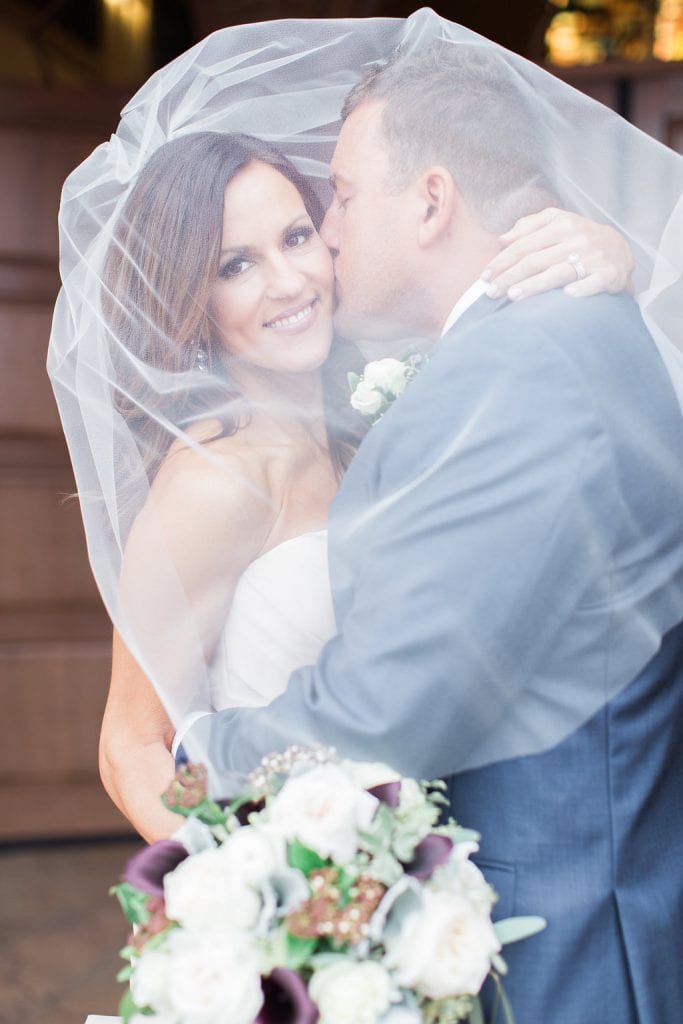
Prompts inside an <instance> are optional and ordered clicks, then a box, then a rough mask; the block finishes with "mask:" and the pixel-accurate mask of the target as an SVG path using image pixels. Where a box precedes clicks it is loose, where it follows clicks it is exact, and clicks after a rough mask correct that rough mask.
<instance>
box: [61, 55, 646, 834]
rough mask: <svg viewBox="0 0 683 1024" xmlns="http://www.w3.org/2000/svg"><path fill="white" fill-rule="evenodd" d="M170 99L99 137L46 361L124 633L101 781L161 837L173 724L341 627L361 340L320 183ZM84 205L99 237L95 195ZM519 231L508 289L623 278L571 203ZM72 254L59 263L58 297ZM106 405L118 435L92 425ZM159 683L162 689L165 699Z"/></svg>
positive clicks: (100, 568) (80, 176)
mask: <svg viewBox="0 0 683 1024" xmlns="http://www.w3.org/2000/svg"><path fill="white" fill-rule="evenodd" d="M172 67H173V66H172ZM177 70H178V69H177V68H176V72H177ZM162 75H163V73H162ZM174 84H177V83H174ZM158 85H159V82H158V81H157V88H158ZM174 99H177V101H178V110H177V111H174V110H173V100H174ZM165 101H166V104H167V108H168V109H166V110H165V112H164V116H165V118H166V119H167V121H168V123H169V124H170V125H172V124H173V122H174V115H175V114H177V115H178V119H179V120H180V123H181V125H182V131H180V132H179V134H178V135H177V137H173V138H171V140H170V141H160V143H159V144H158V145H156V146H155V147H152V149H153V152H152V154H151V156H150V155H149V150H150V143H149V134H148V130H147V126H145V124H144V122H140V123H139V125H138V136H137V137H134V138H133V145H132V146H131V138H130V135H131V133H130V121H129V122H128V123H127V125H126V126H125V130H122V132H121V136H120V138H117V137H115V138H114V140H112V143H110V144H109V146H110V148H111V150H112V151H116V149H117V147H121V146H123V145H124V144H125V146H126V147H127V156H128V159H129V161H130V153H131V150H133V151H134V150H135V147H136V146H137V152H135V159H134V160H133V161H132V162H133V166H134V172H133V173H131V174H129V176H128V178H127V179H126V180H125V187H124V188H123V190H122V194H117V201H116V205H115V212H114V213H111V214H109V217H108V221H107V223H108V225H112V226H111V227H110V228H109V233H107V231H103V230H99V231H98V230H97V228H93V235H94V237H95V238H96V240H97V241H98V243H99V250H98V252H99V258H100V260H101V265H102V271H101V273H100V272H99V271H97V270H96V269H95V270H94V269H93V268H94V267H95V260H94V259H92V258H88V259H86V260H85V261H83V262H84V263H86V264H87V267H86V269H85V270H84V274H85V278H84V283H83V284H81V285H80V292H79V295H78V303H77V304H76V305H77V306H78V307H79V311H80V312H82V310H83V309H84V310H85V311H86V313H87V315H86V320H87V316H89V315H91V312H92V310H93V309H95V310H98V303H101V311H98V312H96V313H95V314H94V316H95V325H94V327H93V321H90V323H91V327H92V330H91V331H90V332H88V331H86V330H82V331H81V333H80V339H81V340H80V344H79V346H73V345H72V346H70V348H69V357H70V358H76V359H77V360H79V359H80V360H81V362H80V363H79V364H78V365H77V366H76V368H75V369H73V368H72V369H71V370H69V373H68V374H66V373H65V372H62V371H63V368H64V366H67V365H68V361H67V360H66V359H65V358H64V356H63V353H61V352H60V353H56V351H55V349H56V346H57V341H55V338H54V337H53V353H52V360H53V361H52V375H53V379H54V380H55V386H56V390H57V395H58V398H59V399H60V404H61V408H62V413H63V418H64V421H65V427H66V432H67V437H68V439H69V442H70V445H71V448H72V452H73V453H74V457H75V462H76V469H77V474H78V476H79V489H80V492H81V499H82V502H83V504H84V517H85V519H86V530H87V532H88V535H89V540H90V541H91V548H90V550H91V557H92V559H93V566H94V569H95V573H96V576H97V578H98V582H99V584H100V586H101V588H102V590H103V594H104V596H105V600H106V601H107V605H108V608H109V610H110V613H111V614H112V618H113V620H114V623H115V626H116V631H115V635H114V646H113V662H112V677H111V688H110V693H109V698H108V701H107V707H106V711H105V716H104V720H103V725H102V736H101V774H102V779H103V782H104V784H105V787H106V788H107V791H108V792H109V794H110V796H111V797H112V799H113V800H114V802H115V803H116V804H117V806H119V808H120V809H121V810H122V811H123V813H124V814H126V816H127V817H128V818H129V820H130V821H131V822H132V823H133V825H134V826H135V827H136V828H137V829H138V831H139V832H140V833H141V834H142V835H143V836H144V837H145V838H146V839H148V840H155V839H158V838H162V837H164V836H167V835H169V834H170V833H171V832H172V831H174V830H175V829H176V827H177V817H176V816H175V815H171V814H169V813H167V812H166V811H164V810H163V808H162V807H161V805H160V802H159V793H160V792H161V791H162V790H163V789H164V788H165V786H166V784H167V783H168V781H169V779H170V777H171V776H172V774H173V770H174V767H173V757H172V754H171V744H172V739H173V735H174V731H175V726H176V725H177V723H178V721H179V719H180V718H181V717H182V716H184V715H185V714H186V713H187V712H188V711H197V712H200V713H201V712H202V711H205V710H208V709H220V708H225V707H231V706H233V707H234V706H243V705H252V706H253V705H258V704H263V703H267V702H269V701H271V700H272V699H273V698H274V697H275V696H277V695H278V694H279V693H280V692H282V690H283V689H284V688H285V686H286V685H287V682H288V679H289V675H290V673H291V671H292V670H293V669H295V668H297V667H299V666H301V665H303V664H307V663H309V662H311V661H314V660H315V658H316V656H317V654H318V652H319V650H320V649H321V647H322V646H323V645H324V643H325V642H326V640H327V639H329V638H330V637H331V636H332V635H333V634H334V632H335V621H334V612H333V607H332V599H331V595H330V591H329V583H328V576H327V564H326V558H327V553H326V545H325V525H326V520H327V511H328V506H329V503H330V502H331V500H332V499H333V497H334V495H335V492H336V489H337V486H338V484H339V481H340V478H341V475H342V474H343V472H344V470H345V469H346V467H347V466H348V464H349V462H350V460H351V458H352V457H353V452H354V450H355V447H356V446H357V445H358V444H359V443H360V441H361V438H362V434H363V431H364V429H365V428H364V425H363V423H362V422H360V421H359V420H358V419H354V418H353V413H352V410H351V409H350V406H349V403H348V395H347V393H345V391H344V384H345V372H346V371H347V370H349V369H355V368H357V366H358V352H357V350H356V349H355V348H354V347H353V346H351V345H350V344H349V343H346V342H343V341H342V340H341V339H339V338H336V337H334V332H333V320H332V316H333V307H334V298H333V296H334V273H333V259H332V255H331V254H330V252H329V251H328V249H327V248H326V246H325V245H324V244H323V242H322V240H321V238H320V235H319V234H318V229H319V228H320V226H321V221H322V218H323V207H322V205H321V203H320V200H319V199H318V198H317V196H316V192H315V189H314V188H313V186H312V185H311V181H310V178H309V177H307V176H306V175H304V174H302V173H300V171H298V170H297V169H296V167H295V166H294V164H293V163H292V162H290V161H289V160H288V159H286V158H285V157H284V155H283V154H282V152H281V151H280V150H279V149H278V148H276V147H274V146H272V145H270V144H268V143H264V142H261V141H259V140H258V139H256V138H254V137H250V136H245V135H243V134H229V133H225V132H217V131H214V130H199V129H203V128H204V125H205V124H206V121H207V118H206V109H205V108H203V107H201V105H198V106H197V109H196V111H193V109H192V105H191V104H189V105H188V100H187V95H185V94H184V95H182V96H181V97H177V96H175V97H174V93H173V89H172V88H171V86H170V85H169V88H168V90H167V95H166V96H165ZM181 101H182V102H181ZM214 106H215V104H214ZM248 111H249V104H248V103H246V102H245V113H244V116H245V118H246V117H247V116H248ZM132 113H133V115H135V114H136V108H135V104H133V105H132ZM181 114H182V117H180V115H181ZM195 115H196V117H195ZM237 120H238V121H239V120H240V118H239V117H238V118H237ZM188 125H189V126H190V127H191V128H192V129H193V130H192V131H190V130H188ZM255 126H256V127H257V128H258V118H256V125H255ZM195 127H196V128H197V130H196V131H195V130H194V129H195ZM168 135H169V136H172V135H173V131H172V130H171V129H169V130H168ZM110 155H111V154H110V153H107V154H104V156H105V157H106V159H110ZM102 158H103V153H102V151H101V150H100V151H98V152H97V153H96V154H95V155H94V157H93V158H92V160H93V166H92V167H91V168H90V169H88V167H87V164H86V165H84V168H81V169H79V171H78V172H76V180H75V181H74V193H73V194H76V190H77V188H78V190H80V192H82V185H83V180H84V175H87V174H89V175H90V181H96V182H97V186H98V188H99V189H101V190H102V189H103V190H104V192H100V193H98V196H100V195H102V194H106V195H107V196H108V193H107V189H112V190H115V188H116V187H117V186H118V185H119V183H120V180H121V175H120V167H119V166H118V165H117V167H116V173H113V172H112V173H111V174H110V177H109V179H107V175H106V174H103V173H102V166H101V161H102ZM119 192H120V193H121V190H120V189H119ZM93 210H97V211H98V212H97V213H93V212H92V211H93ZM90 214H91V216H92V218H93V221H97V222H98V223H97V227H98V228H99V227H101V225H100V223H99V220H98V217H99V208H98V206H97V204H96V203H95V202H94V201H93V203H92V207H91V211H90ZM507 241H508V242H511V244H509V245H507V246H506V247H504V246H503V242H501V250H502V253H501V257H500V259H499V261H498V264H497V265H498V266H499V267H502V268H503V269H504V276H501V278H500V283H499V287H505V288H510V287H515V288H517V289H519V291H518V292H516V293H515V295H523V294H533V293H534V292H535V291H537V290H540V289H542V288H545V287H553V286H560V285H562V286H563V285H567V284H570V283H571V282H574V281H575V280H576V278H577V277H583V275H584V272H585V271H586V270H587V271H588V273H589V278H588V277H587V278H586V280H584V281H582V286H583V289H584V292H585V293H586V294H587V293H589V292H590V290H591V289H593V290H597V289H599V288H600V287H601V286H602V285H603V284H606V283H608V282H609V285H610V287H611V288H620V287H623V286H624V284H625V283H626V280H627V278H628V274H629V271H630V261H631V257H630V251H628V247H625V246H624V242H623V239H622V238H621V237H620V236H619V235H618V234H616V233H615V232H614V231H613V229H612V228H609V227H607V226H604V225H600V224H595V223H592V222H591V221H587V220H586V219H585V218H583V217H580V216H579V215H578V214H569V213H559V212H558V211H544V212H540V213H539V214H537V215H536V216H535V217H530V218H527V219H525V220H524V221H523V222H521V223H520V224H518V225H517V226H516V227H515V228H514V229H513V230H512V231H511V232H510V234H509V236H508V239H507ZM625 250H626V251H625ZM529 254H532V256H530V255H529ZM79 255H80V256H82V254H79ZM569 256H571V257H572V259H569V258H568V257H569ZM515 260H516V267H515V266H514V261H515ZM75 265H76V263H75V261H73V260H72V261H71V262H69V260H68V259H67V260H65V266H64V267H63V272H64V274H65V286H66V289H67V291H68V289H69V277H70V273H72V272H73V269H74V266H75ZM511 265H512V269H511ZM495 267H496V264H495V263H494V265H493V268H492V269H495ZM497 283H498V282H497V281H496V280H495V279H494V280H492V281H490V282H489V284H490V287H491V289H492V290H493V289H494V288H495V286H496V284H497ZM73 294H74V293H73V290H72V292H71V295H72V296H73ZM79 304H80V306H79ZM69 315H70V316H71V317H75V316H76V313H75V312H74V303H73V301H72V303H71V307H70V309H69ZM84 315H85V314H84ZM58 329H59V318H57V320H56V331H57V330H58ZM55 337H56V335H55ZM79 348H80V351H79ZM361 363H362V360H361ZM65 380H66V381H67V383H66V384H65ZM71 413H73V415H71ZM98 417H99V418H101V422H106V423H107V424H113V427H111V428H108V429H109V430H110V432H109V434H108V433H107V431H106V430H104V429H90V430H88V423H90V424H92V423H97V422H100V419H98ZM86 435H87V437H88V441H87V444H84V436H86ZM98 445H99V446H100V447H99V448H98ZM84 449H87V455H86V456H85V458H86V460H91V462H88V467H87V471H84V470H83V469H81V471H80V472H79V459H80V460H81V462H80V466H81V467H82V465H83V463H82V459H83V458H84V456H83V451H84ZM102 452H106V457H107V459H108V460H109V461H108V462H107V465H108V471H107V472H102V470H101V461H102ZM103 524H104V525H103ZM103 534H104V535H107V536H111V537H112V538H113V539H112V541H111V547H112V548H114V549H115V550H116V551H118V561H117V560H116V559H112V562H111V565H109V564H107V565H106V566H104V565H103V560H102V559H101V558H99V556H98V554H97V552H96V545H95V544H93V543H92V538H93V537H94V536H98V535H103ZM122 636H123V637H125V642H124V639H123V638H122ZM150 679H151V680H153V681H155V682H156V681H158V680H162V681H163V683H162V686H163V699H161V698H160V696H159V695H158V693H157V691H156V690H155V688H154V686H153V685H152V684H151V683H150V681H149V680H150Z"/></svg>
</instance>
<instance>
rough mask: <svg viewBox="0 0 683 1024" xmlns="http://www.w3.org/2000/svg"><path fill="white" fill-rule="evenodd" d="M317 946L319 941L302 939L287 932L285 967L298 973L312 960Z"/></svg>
mask: <svg viewBox="0 0 683 1024" xmlns="http://www.w3.org/2000/svg"><path fill="white" fill-rule="evenodd" d="M317 945H318V940H317V939H300V938H299V937H298V936H296V935H290V933H289V932H287V934H286V936H285V959H286V962H285V966H286V967H288V968H289V970H290V971H298V970H299V968H300V967H303V965H304V964H305V963H306V962H307V961H308V960H309V959H310V958H311V956H312V955H313V953H314V952H315V947H316V946H317Z"/></svg>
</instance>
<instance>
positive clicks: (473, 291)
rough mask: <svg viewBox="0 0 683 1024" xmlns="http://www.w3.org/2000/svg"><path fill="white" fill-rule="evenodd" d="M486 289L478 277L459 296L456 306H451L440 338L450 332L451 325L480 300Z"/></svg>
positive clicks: (484, 283) (484, 282)
mask: <svg viewBox="0 0 683 1024" xmlns="http://www.w3.org/2000/svg"><path fill="white" fill-rule="evenodd" d="M487 288H488V284H487V283H486V281H482V279H481V278H480V277H479V278H477V280H476V281H475V282H474V284H471V285H470V286H469V288H468V289H467V291H466V292H464V293H463V294H462V295H461V296H460V298H459V299H458V301H457V302H456V304H455V305H454V306H453V309H452V310H451V312H450V315H449V317H448V319H447V320H446V323H445V324H444V326H443V330H442V331H441V337H442V338H443V336H444V334H446V333H447V332H448V331H450V329H451V327H452V326H453V324H455V322H456V321H457V320H459V319H460V317H461V316H462V315H463V313H464V312H465V311H466V310H468V309H469V308H470V306H473V305H474V303H475V302H476V301H477V299H480V298H481V296H482V295H484V294H485V293H486V289H487Z"/></svg>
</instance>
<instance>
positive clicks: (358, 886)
mask: <svg viewBox="0 0 683 1024" xmlns="http://www.w3.org/2000/svg"><path fill="white" fill-rule="evenodd" d="M444 788H445V787H444V785H443V783H441V782H430V783H418V782H416V781H415V780H413V779H407V778H402V777H400V776H398V775H397V774H396V773H395V772H393V771H392V770H391V769H390V768H388V767H387V766H385V765H377V764H366V763H358V762H352V761H344V760H340V759H339V758H338V757H337V756H336V754H335V752H334V751H331V750H323V749H317V748H314V749H312V750H309V749H305V750H304V749H299V748H291V749H290V750H289V751H287V752H286V753H285V754H283V755H270V756H269V757H268V758H266V759H264V762H263V763H262V765H261V766H260V767H259V769H257V771H256V772H254V773H252V775H251V776H250V777H249V784H248V785H247V786H246V787H245V790H244V792H242V793H240V794H239V795H238V796H237V797H236V798H235V799H233V800H231V801H224V802H223V801H221V802H216V801H214V800H212V799H211V798H210V797H209V794H208V788H207V779H206V771H205V769H204V768H203V767H202V766H197V765H186V766H184V767H183V768H181V769H180V770H179V772H178V773H177V775H176V778H175V779H174V780H173V782H172V783H171V785H170V786H169V788H168V790H167V791H166V793H165V794H164V796H163V800H164V803H165V805H166V806H167V807H168V808H169V809H170V810H173V811H175V812H177V813H178V814H180V815H182V816H183V817H184V818H185V819H186V821H185V824H184V825H182V827H181V828H180V829H179V831H178V833H177V834H176V836H175V837H174V838H173V839H169V840H163V841H162V842H159V843H155V844H153V845H152V846H150V847H149V848H147V849H146V850H144V851H142V852H141V853H140V854H138V855H137V856H136V857H134V858H133V859H132V860H131V861H130V862H129V864H128V865H127V868H126V871H125V872H124V876H123V880H122V882H121V883H120V884H119V885H117V886H115V887H114V888H113V889H112V892H113V893H115V894H116V896H117V898H118V900H119V903H120V904H121V908H122V910H123V913H124V915H125V916H126V918H127V920H128V921H129V923H130V924H131V925H132V926H133V932H132V934H131V936H130V939H129V943H128V945H127V946H126V947H125V949H123V950H122V953H121V955H122V956H123V957H124V959H125V960H126V966H125V967H124V969H123V970H122V971H121V973H120V975H119V978H120V980H121V981H124V982H127V983H128V984H129V990H128V991H127V993H126V995H125V996H124V998H123V1000H122V1002H121V1006H120V1013H121V1016H122V1018H123V1020H124V1022H125V1024H142V1019H143V1017H144V1021H145V1024H154V1022H156V1024H253V1022H256V1024H271V1022H272V1021H274V1020H275V1019H277V1020H278V1021H280V1022H285V1024H289V1022H290V1021H291V1024H315V1022H316V1021H317V1022H318V1024H341V1022H342V1021H343V1020H345V1019H346V1020H348V1019H355V1020H357V1021H358V1024H456V1022H459V1021H468V1022H469V1024H484V1016H483V1012H482V1007H481V1003H480V1000H479V992H480V990H481V987H482V985H483V983H484V981H485V980H486V978H487V977H489V976H490V977H491V978H492V980H493V984H494V985H495V986H496V993H497V1005H496V1007H495V1012H496V1014H498V1016H497V1019H498V1020H499V1021H501V1020H504V1021H505V1024H513V1017H512V1010H511V1008H510V1006H509V1002H508V1000H507V998H506V996H505V992H504V990H503V987H502V984H501V981H500V978H501V976H502V975H503V974H504V973H505V972H506V966H505V963H504V961H503V959H502V957H501V947H502V946H503V945H504V944H506V943H509V942H515V941H519V940H520V939H523V938H527V937H529V936H530V935H533V934H535V933H536V932H538V931H540V930H541V929H542V928H543V927H544V925H545V922H544V921H543V920H542V919H541V918H536V917H527V918H510V919H508V920H505V921H499V922H497V923H496V924H493V923H492V921H491V909H492V907H493V905H494V903H495V900H496V896H495V893H494V892H493V890H492V889H491V887H490V886H489V885H488V884H487V883H486V881H485V879H484V877H483V875H482V874H481V872H480V871H479V869H478V868H477V867H476V866H475V864H474V863H473V862H472V861H471V860H470V855H471V854H472V853H474V852H476V850H477V849H478V847H477V840H478V835H477V834H476V833H474V832H472V831H470V830H467V829H464V828H462V827H461V826H460V825H458V824H457V823H456V822H455V821H454V820H453V819H452V818H448V819H447V820H446V821H445V822H442V821H441V819H442V818H443V816H444V811H445V808H446V807H447V800H446V797H445V794H444ZM437 952H438V956H437V955H436V954H437ZM498 1011H500V1013H498ZM501 1014H502V1017H501Z"/></svg>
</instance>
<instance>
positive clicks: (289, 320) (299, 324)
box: [263, 296, 320, 334]
mask: <svg viewBox="0 0 683 1024" xmlns="http://www.w3.org/2000/svg"><path fill="white" fill-rule="evenodd" d="M319 302H320V300H319V298H318V297H317V296H316V297H315V298H313V299H309V301H308V302H303V303H301V304H300V305H299V306H293V307H292V308H291V309H286V310H284V312H282V313H280V314H279V316H276V317H273V319H272V320H267V321H266V323H265V324H264V325H263V326H264V327H268V328H269V329H270V330H273V331H280V332H282V333H284V334H301V333H302V332H303V331H307V330H308V328H309V327H310V326H311V324H312V323H313V322H314V321H315V320H316V319H317V316H318V305H319Z"/></svg>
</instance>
